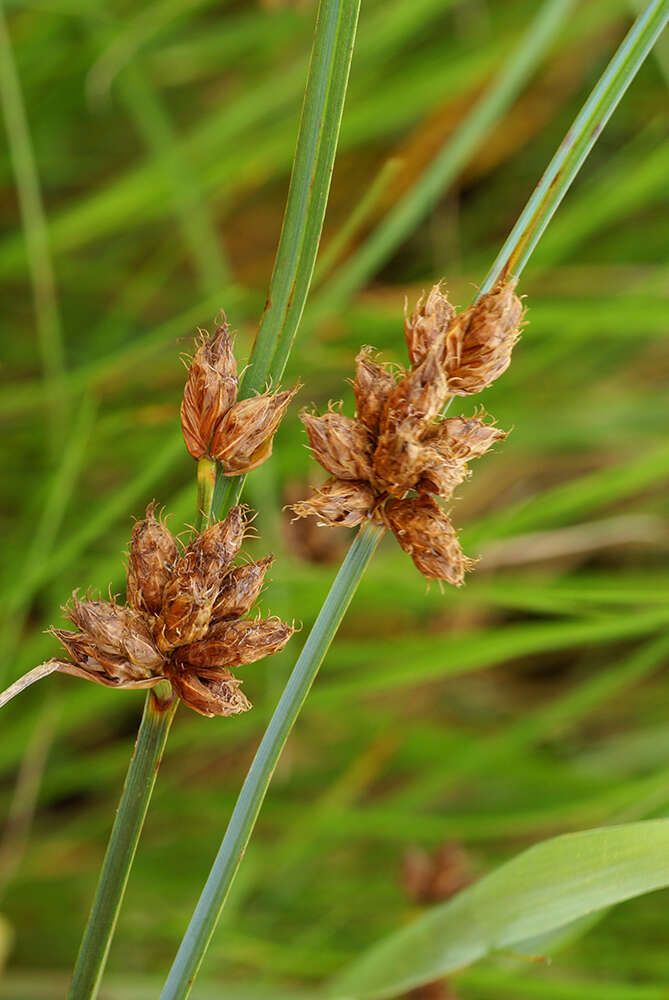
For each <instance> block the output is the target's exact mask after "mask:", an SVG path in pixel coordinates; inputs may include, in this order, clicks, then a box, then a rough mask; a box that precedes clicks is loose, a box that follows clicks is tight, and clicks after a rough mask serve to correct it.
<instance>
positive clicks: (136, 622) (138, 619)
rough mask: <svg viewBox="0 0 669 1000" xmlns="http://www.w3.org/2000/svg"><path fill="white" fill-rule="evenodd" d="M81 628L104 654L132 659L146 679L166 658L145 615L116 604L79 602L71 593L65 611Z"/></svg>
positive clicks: (75, 595)
mask: <svg viewBox="0 0 669 1000" xmlns="http://www.w3.org/2000/svg"><path fill="white" fill-rule="evenodd" d="M66 610H67V613H68V616H69V618H70V619H71V620H72V621H73V622H74V624H75V625H76V626H77V628H78V629H80V631H81V632H82V633H83V634H84V636H86V637H88V638H89V639H91V640H92V642H93V643H94V644H95V646H96V648H97V649H98V650H100V651H101V652H102V653H108V654H111V655H112V656H118V657H120V658H122V659H127V660H129V661H130V662H131V663H132V664H133V665H134V666H135V667H136V668H137V669H138V670H139V671H143V672H144V676H147V675H148V673H150V672H152V671H154V670H155V669H157V668H158V667H159V666H160V665H161V663H162V661H163V657H162V656H161V655H160V653H159V652H158V650H157V649H156V647H155V644H154V642H153V637H152V636H151V632H150V631H149V627H148V625H147V624H146V621H145V620H144V618H143V617H142V615H141V614H140V613H139V612H138V611H135V610H134V609H133V608H126V607H121V606H119V605H117V604H115V603H114V602H113V601H111V602H107V601H79V600H78V599H77V592H76V590H75V592H74V593H73V594H72V608H70V609H66Z"/></svg>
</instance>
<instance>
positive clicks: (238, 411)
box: [211, 384, 299, 476]
mask: <svg viewBox="0 0 669 1000" xmlns="http://www.w3.org/2000/svg"><path fill="white" fill-rule="evenodd" d="M298 389H299V384H298V385H295V386H293V388H292V389H286V390H285V391H284V392H276V393H271V392H265V393H263V394H262V395H261V396H251V397H250V399H242V400H240V401H239V402H238V403H235V405H234V406H233V407H232V408H231V409H230V410H228V412H227V413H226V414H225V416H223V417H222V418H221V420H220V421H219V423H218V425H217V427H216V430H215V432H214V437H213V440H212V442H211V454H212V456H213V457H214V458H217V459H218V460H219V462H220V463H221V465H222V467H223V474H224V475H226V476H239V475H244V474H245V473H247V472H250V471H251V469H255V468H257V466H259V465H262V463H263V462H264V461H265V460H266V459H268V458H269V456H270V455H271V454H272V443H273V440H274V435H275V434H276V431H277V428H278V426H279V424H280V423H281V420H282V418H283V415H284V413H285V412H286V410H287V408H288V406H289V404H290V401H291V399H292V398H293V396H294V395H295V393H296V392H297V390H298Z"/></svg>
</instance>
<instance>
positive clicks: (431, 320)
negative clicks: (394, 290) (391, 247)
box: [404, 282, 455, 367]
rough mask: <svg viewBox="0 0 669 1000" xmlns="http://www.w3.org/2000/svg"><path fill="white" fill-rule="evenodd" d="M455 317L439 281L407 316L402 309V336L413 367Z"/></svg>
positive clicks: (442, 335) (443, 333)
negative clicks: (409, 315) (409, 316)
mask: <svg viewBox="0 0 669 1000" xmlns="http://www.w3.org/2000/svg"><path fill="white" fill-rule="evenodd" d="M454 319H455V309H454V308H453V306H452V305H451V303H450V302H449V301H448V297H447V296H446V295H445V294H444V293H443V292H442V290H441V282H439V283H438V284H436V285H434V286H433V287H432V288H431V290H430V294H429V295H428V296H427V298H422V299H420V300H419V302H418V303H417V305H416V308H415V309H414V311H413V312H412V314H411V318H408V317H407V314H406V308H405V311H404V336H405V337H406V342H407V349H408V351H409V357H410V359H411V364H412V366H413V367H415V366H416V365H419V364H420V363H421V361H423V359H424V358H425V356H426V354H427V353H428V351H429V350H430V348H431V347H433V346H434V345H435V344H438V343H440V342H441V341H442V340H443V337H444V335H445V333H446V331H447V330H448V328H449V326H450V325H451V323H452V322H453V320H454Z"/></svg>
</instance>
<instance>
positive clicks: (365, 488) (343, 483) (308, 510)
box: [291, 479, 376, 528]
mask: <svg viewBox="0 0 669 1000" xmlns="http://www.w3.org/2000/svg"><path fill="white" fill-rule="evenodd" d="M375 503H376V495H375V493H374V490H373V489H372V487H371V486H369V485H368V484H367V483H364V482H362V481H361V480H352V481H348V480H342V479H328V481H327V482H326V483H325V484H324V485H323V486H321V488H320V489H319V490H316V491H315V492H314V493H312V495H311V496H310V497H309V499H308V500H301V501H300V502H299V503H296V504H293V505H292V507H291V510H292V511H293V513H294V514H295V517H296V518H299V517H309V516H310V515H313V516H314V517H317V518H318V523H319V524H322V525H325V526H327V527H329V528H335V527H337V526H338V525H343V526H345V527H347V528H355V526H356V525H357V524H362V522H363V521H364V520H365V518H366V517H369V515H370V514H371V513H372V511H373V510H374V505H375Z"/></svg>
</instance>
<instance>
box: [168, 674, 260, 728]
mask: <svg viewBox="0 0 669 1000" xmlns="http://www.w3.org/2000/svg"><path fill="white" fill-rule="evenodd" d="M170 681H171V682H172V687H173V688H174V690H175V692H176V694H177V695H178V697H179V698H182V699H183V701H185V702H186V704H187V705H188V707H189V708H192V709H194V710H195V711H196V712H199V713H200V715H206V716H207V717H208V718H210V719H211V718H213V716H215V715H220V716H228V715H239V714H240V712H248V710H249V709H250V708H252V707H253V706H252V705H251V702H250V701H249V700H248V698H247V697H246V695H245V694H244V692H243V691H242V690H241V681H240V680H238V679H237V678H236V677H235V676H234V674H231V673H230V671H229V670H219V671H217V673H216V676H215V677H209V678H202V677H198V675H197V674H196V673H195V672H194V671H192V670H175V671H171V672H170Z"/></svg>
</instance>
